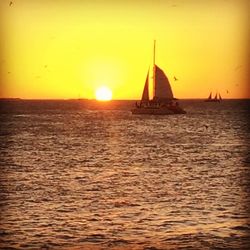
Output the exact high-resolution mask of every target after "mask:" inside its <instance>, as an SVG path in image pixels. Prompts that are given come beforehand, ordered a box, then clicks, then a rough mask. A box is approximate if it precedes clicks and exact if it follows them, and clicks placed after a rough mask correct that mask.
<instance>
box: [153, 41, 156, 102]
mask: <svg viewBox="0 0 250 250" xmlns="http://www.w3.org/2000/svg"><path fill="white" fill-rule="evenodd" d="M155 87H156V86H155V40H154V51H153V98H154V97H155Z"/></svg>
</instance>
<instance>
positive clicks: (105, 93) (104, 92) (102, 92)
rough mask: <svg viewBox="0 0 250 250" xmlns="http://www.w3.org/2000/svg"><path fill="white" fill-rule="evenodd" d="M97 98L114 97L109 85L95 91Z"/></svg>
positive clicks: (109, 98) (102, 99) (108, 98)
mask: <svg viewBox="0 0 250 250" xmlns="http://www.w3.org/2000/svg"><path fill="white" fill-rule="evenodd" d="M95 96H96V100H98V101H110V100H111V99H112V91H111V90H110V89H109V88H107V87H100V88H98V89H97V90H96V92H95Z"/></svg>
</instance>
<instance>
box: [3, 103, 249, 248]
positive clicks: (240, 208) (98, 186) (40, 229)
mask: <svg viewBox="0 0 250 250" xmlns="http://www.w3.org/2000/svg"><path fill="white" fill-rule="evenodd" d="M249 104H250V101H249V100H225V101H223V102H222V103H206V102H204V101H203V100H184V101H181V105H182V106H183V107H184V109H185V110H186V111H187V114H185V115H173V116H152V115H148V116H147V115H141V116H140V115H132V114H131V112H130V109H131V107H132V106H133V105H134V102H132V101H111V102H106V103H105V102H96V101H87V100H65V101H32V100H26V101H25V100H5V101H1V102H0V117H1V127H0V138H1V145H0V153H1V157H0V171H1V172H0V173H1V176H0V195H1V201H0V209H1V221H0V249H5V250H8V249H25V250H26V249H27V250H30V249H34V250H35V249H46V250H48V249H67V250H68V249H98V250H99V249H119V250H120V249H127V250H128V249H138V250H158V249H159V250H160V249H161V250H163V249H249V248H248V246H249V245H250V217H249V212H250V211H249V204H250V197H249V192H250V185H249V179H248V178H249V177H248V176H249V174H250V171H249V170H250V154H249V144H250V140H249V139H250V133H249V132H250V131H249V124H248V119H249Z"/></svg>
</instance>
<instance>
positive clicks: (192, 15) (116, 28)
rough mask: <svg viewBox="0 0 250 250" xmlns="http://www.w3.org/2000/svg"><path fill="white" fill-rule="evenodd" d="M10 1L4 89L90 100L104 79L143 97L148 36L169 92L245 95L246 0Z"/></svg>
mask: <svg viewBox="0 0 250 250" xmlns="http://www.w3.org/2000/svg"><path fill="white" fill-rule="evenodd" d="M12 2H13V4H11V5H10V4H9V3H10V1H6V0H1V1H0V35H1V43H0V50H1V51H0V65H1V66H0V76H1V78H0V79H1V91H0V97H19V98H29V99H43V98H46V99H47V98H49V99H59V98H65V99H67V98H79V97H80V98H89V99H92V98H95V91H96V89H97V88H98V87H101V86H106V87H108V88H110V89H111V90H112V92H113V99H139V98H140V97H141V93H142V90H143V85H144V82H145V78H146V74H147V71H148V68H149V66H151V65H152V54H153V40H154V39H155V40H156V63H157V65H159V67H161V68H162V69H163V70H164V71H165V73H166V74H167V76H168V77H169V80H170V82H171V85H172V88H173V92H174V95H175V97H177V98H206V97H207V96H208V95H209V92H210V91H213V92H215V91H218V92H220V93H221V95H222V97H224V98H246V97H248V98H249V97H250V93H249V91H247V90H248V85H247V84H248V83H247V82H248V81H249V79H247V75H248V73H249V72H247V70H248V66H249V65H248V58H249V45H248V44H249V27H248V25H249V14H248V13H249V7H250V5H249V1H247V0H246V1H245V0H211V1H205V0H204V1H203V0H155V1H153V0H150V1H149V0H144V1H137V0H134V1H132V0H128V1H120V0H117V1H114V0H112V1H111V0H107V1H101V0H93V1H90V0H89V1H87V0H82V1H80V0H69V1H66V0H64V1H63V0H50V1H49V0H13V1H12ZM174 76H175V77H176V78H178V81H174V79H173V78H174Z"/></svg>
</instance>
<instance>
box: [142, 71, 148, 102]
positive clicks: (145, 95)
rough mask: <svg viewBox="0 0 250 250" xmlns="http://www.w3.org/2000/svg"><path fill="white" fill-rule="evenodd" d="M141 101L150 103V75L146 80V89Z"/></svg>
mask: <svg viewBox="0 0 250 250" xmlns="http://www.w3.org/2000/svg"><path fill="white" fill-rule="evenodd" d="M141 101H142V102H148V101H149V93H148V74H147V78H146V81H145V85H144V89H143V93H142V98H141Z"/></svg>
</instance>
